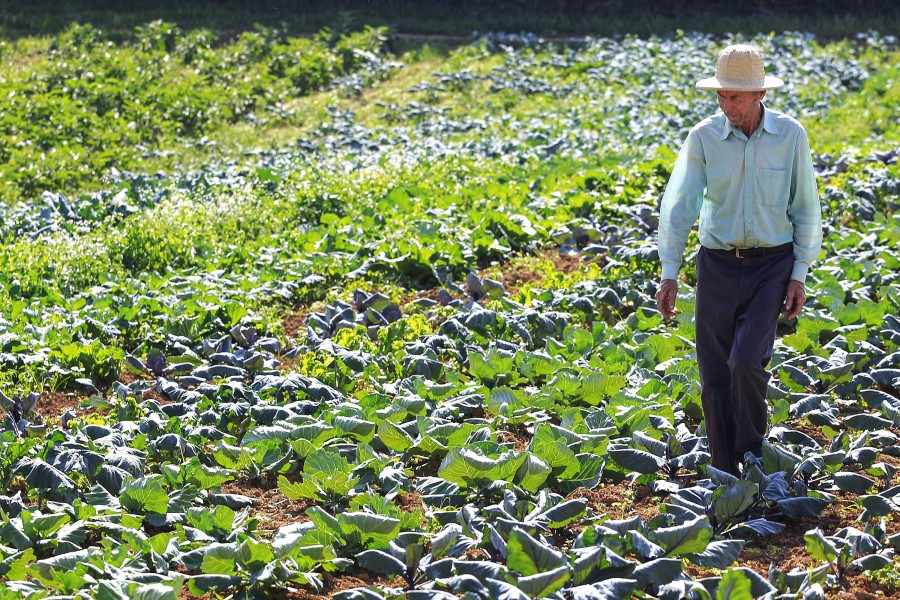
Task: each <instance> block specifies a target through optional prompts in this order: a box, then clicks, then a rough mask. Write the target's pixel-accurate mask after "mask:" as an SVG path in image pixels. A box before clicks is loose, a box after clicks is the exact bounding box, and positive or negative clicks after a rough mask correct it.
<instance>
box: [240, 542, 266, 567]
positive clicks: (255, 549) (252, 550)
mask: <svg viewBox="0 0 900 600" xmlns="http://www.w3.org/2000/svg"><path fill="white" fill-rule="evenodd" d="M237 560H238V562H239V563H240V564H241V565H242V566H243V567H244V568H245V569H247V570H249V571H256V570H258V569H261V568H263V567H264V566H265V565H267V564H268V563H270V562H272V561H273V560H275V554H274V553H273V552H272V547H271V546H270V545H269V544H268V543H266V542H261V541H257V540H254V539H252V538H247V539H245V540H244V541H243V542H241V543H240V545H239V546H238V551H237Z"/></svg>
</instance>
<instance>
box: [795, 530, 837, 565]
mask: <svg viewBox="0 0 900 600" xmlns="http://www.w3.org/2000/svg"><path fill="white" fill-rule="evenodd" d="M803 538H804V539H805V540H806V549H807V551H808V552H809V553H810V555H812V557H813V558H814V559H816V560H822V561H825V562H829V563H833V562H834V561H835V560H837V557H838V549H837V547H836V546H835V545H834V544H833V543H832V542H831V541H830V540H828V539H827V538H826V537H825V534H824V533H822V530H821V529H819V528H816V529H812V530H810V531H807V532H806V533H805V534H804V535H803Z"/></svg>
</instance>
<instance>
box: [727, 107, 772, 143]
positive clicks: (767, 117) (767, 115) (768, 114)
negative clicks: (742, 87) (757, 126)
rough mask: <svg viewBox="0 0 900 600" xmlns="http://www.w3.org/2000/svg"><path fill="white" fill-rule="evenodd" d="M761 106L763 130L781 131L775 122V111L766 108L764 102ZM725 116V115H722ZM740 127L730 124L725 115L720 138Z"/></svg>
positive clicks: (770, 131) (736, 130)
mask: <svg viewBox="0 0 900 600" xmlns="http://www.w3.org/2000/svg"><path fill="white" fill-rule="evenodd" d="M762 107H763V118H762V128H763V131H768V132H769V133H771V134H773V135H778V134H779V133H781V132H780V131H779V129H778V125H777V124H776V123H775V113H773V112H772V110H771V109H769V108H767V107H766V105H765V103H763V104H762ZM722 116H723V117H725V115H724V114H723V115H722ZM738 131H740V129H738V128H737V127H735V126H734V125H732V124H731V121H729V120H728V117H725V123H724V125H722V135H721V139H723V140H724V139H725V138H727V137H728V134H729V133H731V132H738Z"/></svg>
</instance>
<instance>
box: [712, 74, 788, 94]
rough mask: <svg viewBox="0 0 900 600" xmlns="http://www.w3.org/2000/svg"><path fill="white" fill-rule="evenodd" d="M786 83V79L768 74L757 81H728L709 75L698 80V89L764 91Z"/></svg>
mask: <svg viewBox="0 0 900 600" xmlns="http://www.w3.org/2000/svg"><path fill="white" fill-rule="evenodd" d="M783 85H784V81H782V80H781V79H779V78H778V77H772V76H771V75H766V77H765V79H764V80H763V81H762V82H760V81H759V80H757V81H728V80H727V79H719V78H718V77H709V78H707V79H701V80H700V81H698V82H697V89H698V90H733V91H736V92H762V91H764V90H774V89H776V88H780V87H781V86H783Z"/></svg>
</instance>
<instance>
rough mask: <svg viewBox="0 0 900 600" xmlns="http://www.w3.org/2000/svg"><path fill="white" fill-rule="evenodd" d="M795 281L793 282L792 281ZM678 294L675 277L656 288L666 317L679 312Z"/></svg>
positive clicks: (660, 309)
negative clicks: (677, 306) (677, 308)
mask: <svg viewBox="0 0 900 600" xmlns="http://www.w3.org/2000/svg"><path fill="white" fill-rule="evenodd" d="M791 283H793V282H791ZM677 295H678V282H676V281H675V280H674V279H663V280H662V281H660V282H659V287H658V288H657V289H656V307H657V308H658V309H659V312H660V313H661V314H662V316H663V317H664V318H666V319H671V318H672V317H674V316H675V315H677V314H678V311H677V310H675V297H676V296H677Z"/></svg>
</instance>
